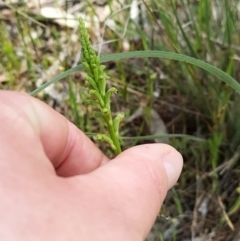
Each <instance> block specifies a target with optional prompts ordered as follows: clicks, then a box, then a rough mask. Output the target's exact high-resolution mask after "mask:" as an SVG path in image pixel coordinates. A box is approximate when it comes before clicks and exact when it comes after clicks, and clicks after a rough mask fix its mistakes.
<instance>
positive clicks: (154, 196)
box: [72, 144, 183, 240]
mask: <svg viewBox="0 0 240 241" xmlns="http://www.w3.org/2000/svg"><path fill="white" fill-rule="evenodd" d="M182 165H183V160H182V156H181V155H180V154H179V153H178V152H177V151H176V150H175V149H174V148H173V147H171V146H169V145H165V144H150V145H141V146H137V147H134V148H131V149H129V150H127V151H125V152H123V153H122V154H120V155H119V156H117V157H116V158H115V159H114V160H112V161H111V162H109V163H108V164H107V165H104V166H102V167H101V168H99V169H97V170H96V171H94V172H92V173H90V174H89V175H86V176H82V177H79V178H80V180H81V183H82V182H84V186H86V187H87V188H88V190H91V192H90V191H89V196H88V193H87V192H86V191H84V192H83V191H82V192H81V193H80V192H79V197H78V198H79V199H80V200H81V208H83V209H84V203H85V205H86V208H87V207H88V208H89V205H91V208H90V209H91V211H92V213H94V217H92V220H98V218H99V219H101V223H102V225H104V223H106V224H109V223H112V226H113V227H115V230H114V231H115V232H122V233H124V230H125V228H128V230H131V232H132V235H133V236H132V239H129V240H140V238H141V239H142V240H143V238H144V237H146V235H147V234H148V232H149V231H150V229H151V227H152V225H153V223H154V221H155V219H156V217H157V215H158V213H159V210H160V206H161V204H162V202H163V200H164V198H165V196H166V193H167V191H168V189H169V188H171V187H172V186H173V185H174V183H175V182H176V181H177V179H178V177H179V175H180V172H181V169H182ZM76 180H77V177H76V179H75V180H72V181H73V182H75V184H73V185H76V186H77V185H78V182H77V181H76ZM92 190H99V191H97V192H96V193H95V196H94V194H93V193H92ZM83 193H84V194H83ZM74 195H76V194H74ZM91 199H93V200H91ZM101 200H102V201H101ZM78 202H79V201H78ZM99 210H102V211H101V212H99ZM104 214H105V215H104ZM98 215H99V217H98ZM89 218H90V219H91V217H89ZM123 229H124V230H123ZM111 230H112V229H111ZM113 234H114V233H113ZM134 235H135V236H134ZM136 235H137V236H138V235H139V236H138V238H137V237H136ZM139 237H140V238H139ZM109 240H110V239H109Z"/></svg>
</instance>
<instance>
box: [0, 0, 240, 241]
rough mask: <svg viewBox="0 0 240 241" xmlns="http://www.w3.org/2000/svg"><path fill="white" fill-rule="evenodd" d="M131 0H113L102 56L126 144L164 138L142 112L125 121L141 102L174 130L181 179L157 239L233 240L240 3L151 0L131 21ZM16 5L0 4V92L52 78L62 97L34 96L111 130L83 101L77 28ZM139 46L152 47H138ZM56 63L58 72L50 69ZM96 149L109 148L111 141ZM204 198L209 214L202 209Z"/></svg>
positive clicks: (98, 129) (84, 124) (91, 129)
mask: <svg viewBox="0 0 240 241" xmlns="http://www.w3.org/2000/svg"><path fill="white" fill-rule="evenodd" d="M118 2H123V4H117V3H118ZM131 2H132V1H127V0H126V1H110V0H109V1H107V4H108V5H109V7H110V11H109V12H110V15H111V16H112V17H110V20H112V21H113V23H114V24H115V26H114V27H112V26H111V28H109V27H107V25H106V28H105V34H104V41H105V42H106V43H105V42H104V43H102V48H101V60H102V61H103V62H105V65H106V66H107V74H108V75H109V76H110V77H111V79H110V80H109V81H108V87H117V89H118V90H119V92H118V95H117V96H114V97H113V99H112V103H111V107H112V112H113V115H117V114H118V113H121V112H124V113H125V116H126V117H125V121H123V123H122V124H121V126H120V136H121V144H122V148H123V149H126V148H128V147H130V146H134V145H137V144H141V143H148V142H154V140H155V139H156V137H159V136H158V135H157V134H155V133H151V132H150V127H149V122H148V121H146V120H145V118H144V116H139V117H137V118H135V119H134V120H133V121H131V122H127V121H126V120H127V119H128V117H129V116H131V115H132V114H133V113H134V112H135V111H136V110H137V109H138V108H139V107H140V103H141V105H143V106H144V105H145V106H151V107H152V108H153V109H154V110H155V111H156V112H157V113H158V114H159V115H160V116H161V117H162V119H163V120H164V122H165V124H166V126H167V129H168V134H165V135H164V136H162V137H166V136H167V137H168V138H169V143H170V144H171V145H173V146H174V147H176V148H177V149H178V150H179V151H180V152H181V153H182V154H183V156H184V160H185V164H184V169H183V173H182V175H181V178H180V180H179V182H178V184H177V185H176V186H175V187H174V189H173V190H171V191H169V193H168V196H167V198H166V201H165V203H164V205H163V209H162V210H161V212H160V215H159V218H158V219H157V221H156V224H155V225H154V228H153V232H154V234H155V236H156V237H157V238H156V240H165V241H166V240H167V241H168V240H189V239H190V238H192V239H193V238H194V237H203V235H204V234H205V235H206V236H208V235H210V234H213V233H214V232H215V239H214V240H229V241H230V240H234V238H236V237H237V236H236V235H237V231H236V230H237V227H238V226H239V221H238V217H239V215H240V204H239V203H240V202H239V183H240V167H239V165H238V163H239V159H240V158H239V154H238V153H239V146H240V131H239V130H240V122H239V119H240V96H239V73H240V68H239V59H240V58H239V56H238V54H239V50H240V48H239V47H238V46H239V43H240V37H239V36H240V34H239V33H240V31H239V28H240V20H239V14H240V12H238V11H237V4H239V1H237V0H222V1H218V0H213V1H209V0H199V1H195V0H179V1H173V0H170V1H168V0H151V1H145V4H144V3H143V2H142V3H141V4H140V5H139V11H140V13H139V14H138V16H140V17H139V20H138V21H135V20H133V19H130V20H129V21H128V22H127V25H126V19H128V18H129V17H130V8H129V7H128V6H130V5H131ZM66 3H67V2H66ZM69 4H70V3H68V4H67V5H66V6H68V7H70V5H69ZM146 6H147V7H146ZM83 7H84V8H83V11H84V12H85V13H88V15H89V16H90V19H89V20H88V21H87V22H88V23H90V27H89V33H90V36H91V40H92V43H93V45H97V44H99V42H100V41H101V39H100V38H99V37H98V32H97V31H98V28H97V27H96V26H97V25H96V24H91V21H92V19H93V17H94V15H96V14H97V12H96V9H97V6H96V5H94V4H92V1H86V3H85V5H84V6H83ZM11 11H12V15H11V18H10V19H6V18H7V17H6V16H5V15H3V14H2V12H1V10H0V18H1V19H2V20H1V21H0V28H1V32H0V42H1V43H2V44H1V45H0V57H1V64H0V87H1V89H15V90H18V91H19V90H20V91H24V92H27V93H30V92H32V91H34V90H35V89H36V88H37V87H38V86H37V84H38V80H39V79H40V78H43V79H44V80H45V81H50V80H53V82H54V81H56V83H55V85H54V91H56V92H57V93H58V94H61V96H63V98H62V99H61V100H60V101H59V99H57V98H56V97H55V96H54V93H53V92H54V91H50V92H49V91H46V90H45V91H41V92H39V93H38V94H37V97H38V98H41V99H43V100H44V101H46V102H47V103H48V104H49V105H52V106H53V107H54V108H55V109H56V110H58V111H60V112H61V113H63V114H64V115H65V116H66V117H67V118H69V119H70V120H71V121H73V122H74V123H75V124H76V125H77V126H79V127H80V128H81V129H82V130H83V131H85V132H86V133H87V134H88V135H89V136H90V137H91V138H92V137H93V136H94V135H95V134H96V133H105V129H104V126H103V124H102V123H101V122H99V121H97V120H96V119H95V118H93V115H92V113H93V108H92V107H91V106H90V105H88V104H87V99H88V91H87V89H86V88H85V84H86V83H85V81H84V73H83V72H81V71H80V70H81V66H75V65H74V64H73V63H74V62H75V61H76V60H77V52H78V51H79V49H80V47H81V46H80V44H79V43H80V41H79V34H78V33H77V32H76V31H75V30H73V29H69V28H65V27H61V26H59V25H57V24H55V23H53V22H52V20H48V19H44V18H42V17H41V16H37V15H33V14H31V13H30V12H29V11H28V10H27V8H26V7H24V5H22V7H18V8H16V6H12V8H11ZM40 21H41V22H40ZM76 21H77V20H76ZM108 22H109V21H108ZM108 22H105V24H107V23H108ZM101 26H104V23H102V24H101ZM9 29H10V30H9ZM36 34H38V37H35V35H36ZM107 41H110V42H107ZM49 43H50V44H51V45H50V47H47V46H49ZM96 49H97V48H96ZM142 50H148V51H149V52H136V51H142ZM150 50H155V52H153V51H152V52H151V51H150ZM130 51H131V53H122V52H130ZM156 51H158V52H156ZM169 52H171V53H173V52H175V53H173V54H170V53H169ZM116 53H122V54H116ZM61 54H63V55H64V57H63V58H61ZM186 56H187V57H186ZM130 57H131V58H130ZM139 57H141V58H139ZM142 57H145V58H142ZM149 57H151V58H149ZM152 57H155V58H152ZM193 58H194V59H193ZM120 59H121V60H120ZM176 60H181V61H182V62H179V61H176ZM57 61H59V64H58V65H57V67H56V68H55V69H54V71H52V72H50V71H48V70H49V69H50V68H51V67H52V66H53V65H54V63H56V62H57ZM79 63H80V60H79V61H77V64H79ZM197 66H198V67H197ZM211 66H215V68H213V67H211ZM199 67H200V68H199ZM201 68H203V69H205V70H203V69H201ZM219 70H222V72H221V71H219ZM65 71H66V72H65ZM44 73H48V74H47V76H46V77H43V74H44ZM69 74H70V75H69ZM56 76H58V77H56ZM61 78H62V79H61ZM59 79H61V81H58V80H59ZM234 79H236V80H237V81H234ZM221 80H223V81H221ZM229 84H230V85H229ZM156 91H158V93H160V96H158V97H157V96H156V94H155V92H156ZM35 93H36V92H35ZM105 134H106V133H105ZM100 148H101V149H102V150H103V151H105V152H106V154H107V155H109V156H111V155H113V154H112V153H111V152H109V150H108V148H107V145H105V144H100ZM204 202H206V206H205V211H206V213H203V212H202V211H201V210H203V209H204ZM222 204H223V205H224V209H225V210H223V209H222V206H221V205H222ZM146 215H147V214H146ZM232 227H235V230H232ZM206 239H207V237H206V238H205V240H206ZM193 240H194V239H193Z"/></svg>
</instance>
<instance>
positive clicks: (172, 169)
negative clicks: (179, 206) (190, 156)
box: [163, 151, 183, 188]
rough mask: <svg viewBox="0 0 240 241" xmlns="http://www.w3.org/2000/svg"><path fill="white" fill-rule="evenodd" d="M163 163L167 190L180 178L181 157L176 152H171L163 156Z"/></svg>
mask: <svg viewBox="0 0 240 241" xmlns="http://www.w3.org/2000/svg"><path fill="white" fill-rule="evenodd" d="M163 163H164V166H165V170H166V173H167V177H168V188H171V187H172V186H173V185H174V184H175V183H176V182H177V180H178V178H179V176H180V173H181V170H182V165H183V159H182V155H181V154H180V153H179V152H177V151H171V152H169V153H168V154H166V155H165V156H163Z"/></svg>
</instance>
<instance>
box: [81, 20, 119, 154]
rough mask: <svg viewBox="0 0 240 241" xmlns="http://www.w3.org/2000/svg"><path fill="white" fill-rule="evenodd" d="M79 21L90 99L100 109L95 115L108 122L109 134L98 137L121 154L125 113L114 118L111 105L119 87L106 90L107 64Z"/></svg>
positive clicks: (82, 22)
mask: <svg viewBox="0 0 240 241" xmlns="http://www.w3.org/2000/svg"><path fill="white" fill-rule="evenodd" d="M79 23H80V34H81V45H82V64H83V66H84V68H85V70H86V73H87V76H86V77H85V79H86V80H87V81H88V83H89V89H90V90H89V94H90V95H91V96H92V97H93V99H91V100H89V103H90V104H92V105H93V106H95V107H96V108H97V109H98V111H95V116H96V117H97V118H99V119H100V120H102V121H103V122H104V123H105V124H106V127H107V130H108V133H109V135H105V134H98V135H97V136H96V139H98V140H104V141H106V142H108V143H109V144H110V146H111V147H112V149H113V150H114V152H115V153H116V154H119V153H120V152H121V146H120V142H119V124H120V122H121V120H122V118H123V114H118V115H117V116H116V117H115V118H113V116H112V112H111V105H110V101H111V95H112V94H113V93H116V92H117V89H116V88H114V87H112V88H110V89H108V90H106V84H107V80H108V79H109V76H107V75H106V74H105V73H104V69H105V66H104V65H100V58H99V57H98V56H97V55H96V53H95V51H94V50H93V48H92V45H91V43H90V40H89V35H88V33H87V30H86V28H85V24H84V21H83V20H82V19H80V21H79Z"/></svg>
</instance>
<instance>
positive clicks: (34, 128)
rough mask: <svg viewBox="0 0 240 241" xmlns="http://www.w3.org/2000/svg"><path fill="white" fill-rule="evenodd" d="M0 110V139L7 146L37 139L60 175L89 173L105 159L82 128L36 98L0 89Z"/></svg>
mask: <svg viewBox="0 0 240 241" xmlns="http://www.w3.org/2000/svg"><path fill="white" fill-rule="evenodd" d="M0 109H1V113H0V123H1V125H0V133H1V137H0V138H1V139H2V140H3V141H6V140H9V144H10V145H11V144H13V143H12V142H15V144H16V142H18V143H21V142H24V143H26V145H28V146H29V144H31V143H33V142H39V143H40V145H42V147H43V150H44V152H45V155H46V156H47V157H48V159H49V160H50V161H51V162H52V164H53V166H54V168H55V169H56V172H57V174H58V175H60V176H73V175H78V174H84V173H89V172H91V171H93V170H94V169H96V168H97V167H99V166H101V165H102V164H103V163H105V162H107V161H108V158H107V157H106V156H105V155H104V154H103V153H102V152H101V151H100V150H99V149H98V148H97V147H96V146H95V144H94V143H93V142H92V141H91V140H90V139H89V138H88V137H87V136H86V135H85V134H84V133H83V132H82V131H81V130H79V129H78V128H77V127H76V126H74V125H73V124H72V123H71V122H69V121H68V120H67V119H66V118H65V117H64V116H62V115H61V114H59V113H57V112H56V111H54V110H53V109H52V108H51V107H49V106H48V105H46V104H45V103H43V102H41V101H40V100H38V99H36V98H33V97H30V96H28V95H27V94H23V93H17V92H12V91H0ZM16 120H17V121H16ZM19 130H21V131H19ZM9 137H11V138H9ZM21 144H22V143H21ZM19 146H22V145H19ZM39 148H40V147H39ZM33 151H34V150H33Z"/></svg>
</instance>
